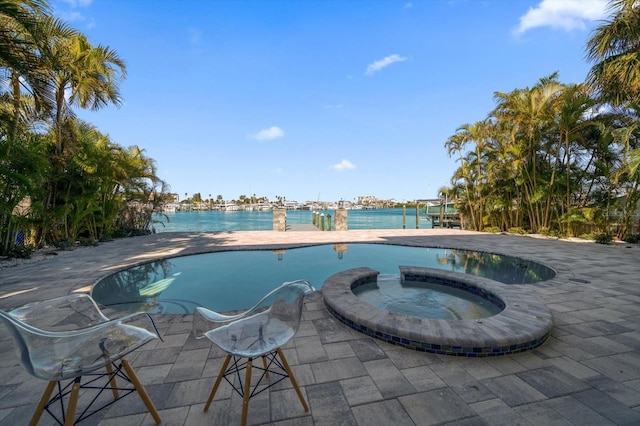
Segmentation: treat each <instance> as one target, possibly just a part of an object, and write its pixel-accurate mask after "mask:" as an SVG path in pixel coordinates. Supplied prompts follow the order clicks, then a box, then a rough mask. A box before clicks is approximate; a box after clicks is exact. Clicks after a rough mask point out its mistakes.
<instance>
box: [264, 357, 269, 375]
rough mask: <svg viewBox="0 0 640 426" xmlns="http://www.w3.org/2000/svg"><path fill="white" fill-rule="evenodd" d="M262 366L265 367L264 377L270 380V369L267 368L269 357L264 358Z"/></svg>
mask: <svg viewBox="0 0 640 426" xmlns="http://www.w3.org/2000/svg"><path fill="white" fill-rule="evenodd" d="M262 366H263V367H264V375H265V377H266V378H267V379H268V378H269V369H268V368H267V357H266V356H263V357H262Z"/></svg>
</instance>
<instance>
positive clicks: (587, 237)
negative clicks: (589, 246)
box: [580, 233, 598, 241]
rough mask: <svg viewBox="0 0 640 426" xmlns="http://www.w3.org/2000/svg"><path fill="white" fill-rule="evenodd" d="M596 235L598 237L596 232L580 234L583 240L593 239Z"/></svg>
mask: <svg viewBox="0 0 640 426" xmlns="http://www.w3.org/2000/svg"><path fill="white" fill-rule="evenodd" d="M597 237H598V235H597V234H592V233H587V234H581V235H580V238H582V239H583V240H590V241H595V240H596V238H597Z"/></svg>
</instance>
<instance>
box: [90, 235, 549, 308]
mask: <svg viewBox="0 0 640 426" xmlns="http://www.w3.org/2000/svg"><path fill="white" fill-rule="evenodd" d="M400 265H406V266H422V267H431V268H438V269H446V270H451V271H457V272H463V273H469V274H474V275H479V276H483V277H486V278H490V279H493V280H496V281H500V282H503V283H505V284H526V283H534V282H538V281H543V280H547V279H550V278H552V277H553V276H554V275H555V273H554V272H553V270H551V269H549V268H547V267H545V266H544V265H540V264H537V263H533V262H528V261H525V260H522V259H518V258H514V257H509V256H499V255H494V254H489V253H481V252H471V251H466V250H458V249H441V248H424V247H406V246H394V245H386V244H325V245H318V246H312V247H302V248H294V249H287V250H253V251H228V252H218V253H208V254H200V255H192V256H184V257H177V258H173V259H167V260H160V261H155V262H150V263H147V264H144V265H140V266H136V267H133V268H130V269H127V270H125V271H122V272H119V273H116V274H113V275H111V276H109V277H106V278H104V279H102V280H101V281H99V282H98V283H96V285H95V286H94V288H93V290H92V295H93V297H95V298H96V300H97V301H98V302H100V303H102V304H104V305H109V306H112V307H114V308H116V309H122V310H126V311H146V312H153V313H191V312H193V310H194V308H195V307H196V306H204V307H207V308H209V309H213V310H216V311H230V310H237V309H245V308H248V307H250V306H252V305H253V304H254V303H255V302H257V301H258V300H259V299H260V298H261V297H262V296H263V295H265V294H266V293H268V292H269V291H271V290H272V289H274V288H275V287H277V286H278V285H280V284H282V283H283V282H285V281H292V280H296V279H306V280H308V281H310V282H311V284H312V285H313V286H314V287H316V289H320V288H321V287H322V284H323V283H324V281H325V280H326V279H327V278H329V277H330V276H331V275H333V274H335V273H338V272H341V271H344V270H347V269H352V268H358V267H363V266H367V267H370V268H373V269H375V270H377V271H379V272H380V273H381V274H399V266H400Z"/></svg>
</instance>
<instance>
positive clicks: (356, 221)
mask: <svg viewBox="0 0 640 426" xmlns="http://www.w3.org/2000/svg"><path fill="white" fill-rule="evenodd" d="M318 213H321V214H324V215H325V217H326V216H327V215H331V217H332V218H333V217H335V211H334V210H324V211H318ZM403 216H404V219H403ZM154 220H155V223H154V225H153V226H154V228H155V231H156V232H215V231H271V230H273V212H270V211H266V212H261V211H228V212H225V211H217V210H201V211H190V212H169V213H163V214H159V215H154ZM312 220H313V212H312V211H310V210H287V224H289V225H291V224H311V223H312ZM403 223H404V226H405V227H406V229H416V210H415V208H407V209H406V210H405V212H404V214H403V209H402V208H389V209H362V210H348V211H347V228H348V229H402V228H403ZM333 227H334V222H333V221H332V229H333ZM417 227H419V228H431V227H432V225H431V222H430V221H429V220H428V219H427V217H426V216H425V214H424V212H423V211H421V212H420V213H419V215H418V226H417Z"/></svg>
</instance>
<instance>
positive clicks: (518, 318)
mask: <svg viewBox="0 0 640 426" xmlns="http://www.w3.org/2000/svg"><path fill="white" fill-rule="evenodd" d="M400 273H401V276H402V277H403V278H406V279H410V280H414V281H415V280H421V279H425V278H426V277H428V278H429V279H436V280H439V281H441V282H442V283H444V284H447V283H448V282H449V283H451V282H457V283H462V284H463V285H464V286H465V287H466V288H468V289H477V290H478V291H477V293H476V294H487V293H488V294H490V295H493V296H495V297H497V298H498V299H500V300H501V301H502V303H503V304H504V309H503V310H502V311H501V312H500V313H498V314H496V315H493V316H491V317H487V318H482V319H478V320H442V319H431V318H420V317H414V316H408V315H404V314H400V313H396V312H391V311H387V310H384V309H380V308H377V307H374V306H372V305H370V304H368V303H366V302H364V301H363V300H361V299H360V298H358V297H357V296H356V295H355V294H354V293H353V291H352V288H353V287H356V286H358V285H361V284H365V283H369V282H372V281H375V280H377V276H378V275H379V272H378V271H376V270H374V269H372V268H367V267H363V268H354V269H349V270H346V271H342V272H339V273H337V274H334V275H332V276H331V277H329V278H328V279H327V280H326V281H325V282H324V284H323V285H322V289H321V292H322V296H323V299H324V303H325V306H326V307H327V309H328V310H329V312H330V313H331V314H332V315H333V316H334V317H336V318H337V319H338V320H340V321H341V322H342V323H344V324H346V325H347V326H349V327H351V328H352V329H354V330H357V331H359V332H361V333H363V334H365V335H368V336H370V337H374V338H377V339H380V340H383V341H385V342H387V343H391V344H394V345H398V346H403V347H406V348H408V349H414V350H417V351H422V352H431V353H436V354H443V355H454V356H466V357H495V356H504V355H508V354H515V353H520V352H525V351H528V350H531V349H534V348H536V347H538V346H540V345H541V344H542V343H544V342H545V341H546V340H547V338H548V337H549V334H550V332H551V329H552V327H553V314H552V313H551V311H550V310H549V308H547V306H546V305H545V304H544V303H542V301H541V300H540V299H539V298H538V297H536V296H534V295H531V294H526V293H525V292H523V291H522V289H518V288H517V286H514V285H506V284H502V283H499V282H496V281H493V280H489V279H487V278H483V277H478V276H474V275H469V274H463V273H459V272H452V271H445V270H440V269H434V268H426V267H416V266H400ZM528 285H531V284H528Z"/></svg>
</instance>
